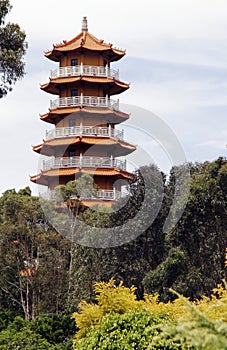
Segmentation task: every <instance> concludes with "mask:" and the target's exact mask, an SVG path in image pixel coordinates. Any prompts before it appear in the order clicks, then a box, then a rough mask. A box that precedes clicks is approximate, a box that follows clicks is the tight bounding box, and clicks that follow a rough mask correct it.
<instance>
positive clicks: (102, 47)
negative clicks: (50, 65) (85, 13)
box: [45, 31, 125, 62]
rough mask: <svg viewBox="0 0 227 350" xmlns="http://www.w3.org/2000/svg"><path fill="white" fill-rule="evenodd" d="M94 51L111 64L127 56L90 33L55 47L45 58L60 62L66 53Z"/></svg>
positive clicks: (46, 53)
mask: <svg viewBox="0 0 227 350" xmlns="http://www.w3.org/2000/svg"><path fill="white" fill-rule="evenodd" d="M77 51H82V52H84V51H92V52H98V53H102V56H103V57H106V58H108V59H109V60H110V61H111V62H113V61H118V60H119V59H121V58H122V57H123V56H124V55H125V50H120V49H117V48H114V47H113V46H112V44H107V43H104V41H103V40H99V39H97V38H96V37H95V36H94V35H92V34H91V33H89V32H83V31H82V32H81V33H79V34H78V35H77V36H76V37H75V38H73V39H72V40H70V41H63V43H61V44H58V45H54V46H53V49H52V50H49V51H47V52H45V56H46V57H47V58H49V59H50V60H52V61H55V62H59V61H60V60H61V56H62V54H64V53H65V52H77Z"/></svg>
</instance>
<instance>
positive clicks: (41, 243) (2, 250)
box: [0, 188, 69, 318]
mask: <svg viewBox="0 0 227 350" xmlns="http://www.w3.org/2000/svg"><path fill="white" fill-rule="evenodd" d="M0 241H1V245H0V274H1V287H0V304H1V308H2V309H4V310H11V311H15V312H18V313H21V312H23V313H24V316H25V317H26V318H34V317H35V316H36V315H37V314H38V313H40V312H44V311H48V312H59V311H61V309H62V308H63V306H64V300H65V293H66V288H65V284H66V280H67V274H66V273H65V270H66V267H67V264H68V247H69V245H68V241H66V240H64V239H62V237H61V236H60V235H59V234H57V233H56V232H55V231H53V230H52V229H51V228H50V227H49V226H48V224H47V223H46V221H45V218H44V214H43V212H42V210H41V207H40V203H39V199H38V198H37V197H33V196H31V194H30V191H29V189H28V188H25V189H24V190H20V191H19V192H18V193H16V191H15V190H8V191H6V192H5V193H4V194H3V196H2V197H1V198H0Z"/></svg>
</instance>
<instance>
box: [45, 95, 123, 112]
mask: <svg viewBox="0 0 227 350" xmlns="http://www.w3.org/2000/svg"><path fill="white" fill-rule="evenodd" d="M78 106H83V107H95V108H110V109H113V110H116V111H119V100H117V101H116V100H112V99H109V98H106V97H98V96H83V95H81V96H72V97H61V98H57V99H56V100H51V101H50V108H51V109H55V108H65V107H78Z"/></svg>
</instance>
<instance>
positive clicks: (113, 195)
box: [40, 189, 125, 201]
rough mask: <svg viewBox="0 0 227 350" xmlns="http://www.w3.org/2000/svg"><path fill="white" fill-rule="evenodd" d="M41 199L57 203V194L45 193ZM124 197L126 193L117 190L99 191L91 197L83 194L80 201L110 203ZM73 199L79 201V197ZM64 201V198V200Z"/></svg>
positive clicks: (41, 195)
mask: <svg viewBox="0 0 227 350" xmlns="http://www.w3.org/2000/svg"><path fill="white" fill-rule="evenodd" d="M40 197H41V198H43V199H46V200H51V201H56V199H57V198H56V193H55V191H54V190H52V191H50V190H49V191H48V192H45V193H42V194H40ZM122 197H125V193H122V192H120V191H117V190H115V189H113V190H102V189H99V190H98V191H97V193H96V194H95V195H94V194H91V195H87V194H85V195H83V193H82V194H81V196H80V200H108V201H115V200H118V199H120V198H122ZM70 198H71V199H74V198H75V199H78V197H76V196H75V197H74V196H73V195H72V196H71V197H70ZM62 200H63V198H62Z"/></svg>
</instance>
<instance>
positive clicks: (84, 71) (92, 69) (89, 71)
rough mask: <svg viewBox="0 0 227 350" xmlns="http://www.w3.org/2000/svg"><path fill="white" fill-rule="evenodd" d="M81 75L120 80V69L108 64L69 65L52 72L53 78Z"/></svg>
mask: <svg viewBox="0 0 227 350" xmlns="http://www.w3.org/2000/svg"><path fill="white" fill-rule="evenodd" d="M79 75H83V76H89V77H94V76H95V77H108V78H115V79H117V80H119V71H118V70H115V69H111V68H109V67H107V66H105V67H103V66H85V65H83V64H81V65H80V66H67V67H60V68H57V69H55V70H52V71H51V72H50V77H51V78H53V79H54V78H64V77H76V76H79Z"/></svg>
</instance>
